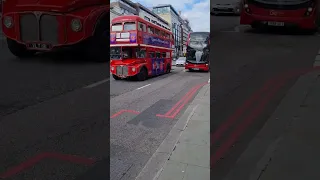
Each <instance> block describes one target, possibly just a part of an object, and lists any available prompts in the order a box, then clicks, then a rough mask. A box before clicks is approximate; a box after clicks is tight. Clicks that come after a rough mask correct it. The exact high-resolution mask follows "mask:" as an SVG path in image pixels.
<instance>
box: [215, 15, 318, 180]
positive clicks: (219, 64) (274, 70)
mask: <svg viewBox="0 0 320 180" xmlns="http://www.w3.org/2000/svg"><path fill="white" fill-rule="evenodd" d="M230 18H234V20H236V19H238V17H223V16H218V17H214V18H212V19H211V28H215V27H216V28H217V27H219V25H221V24H223V28H221V31H217V32H215V33H213V39H212V41H211V42H213V45H212V47H211V49H212V58H213V59H212V62H213V63H212V64H211V68H212V69H211V70H212V71H211V72H212V73H211V101H210V103H211V107H212V111H211V132H212V136H211V146H212V147H211V155H212V159H211V161H212V162H211V163H212V171H211V178H212V179H216V180H222V179H223V178H224V177H225V175H226V174H227V173H228V171H229V170H230V168H232V167H233V165H234V163H235V162H236V161H237V159H238V157H239V156H240V155H241V153H242V152H243V151H244V150H245V149H246V148H247V146H248V143H249V142H250V141H251V140H252V139H253V138H254V137H255V136H256V134H257V132H259V130H260V129H261V127H263V125H264V123H265V122H266V120H267V119H268V117H269V116H270V115H271V114H272V113H273V112H274V110H275V108H276V107H277V106H278V104H279V102H280V101H281V99H282V98H283V97H284V96H285V95H286V93H287V91H288V89H289V88H290V87H291V86H292V85H293V84H294V83H295V81H296V79H297V78H298V74H299V71H301V70H302V69H304V68H307V69H308V68H312V67H313V63H314V60H315V57H316V55H317V54H318V50H319V47H320V45H319V42H320V37H319V36H318V35H317V34H315V35H305V34H303V33H302V32H301V33H297V32H285V31H282V30H274V31H273V30H269V32H266V31H253V30H251V29H250V28H248V27H243V26H239V22H238V25H235V24H234V21H229V19H230ZM222 22H223V23H222ZM225 27H228V28H225ZM290 72H291V73H293V74H296V76H293V78H287V79H283V81H280V80H281V79H282V78H284V77H285V76H288V75H289V74H290ZM290 77H291V76H290ZM268 80H273V81H271V83H269V84H267V82H268ZM277 80H278V81H277ZM279 84H280V85H283V86H281V87H280V88H277V87H278V86H279ZM261 88H263V90H264V91H260V89H261ZM268 88H269V89H268ZM248 121H251V123H250V124H248V123H245V122H248Z"/></svg>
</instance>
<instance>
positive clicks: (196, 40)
mask: <svg viewBox="0 0 320 180" xmlns="http://www.w3.org/2000/svg"><path fill="white" fill-rule="evenodd" d="M186 45H187V53H186V64H185V69H187V70H189V71H194V70H202V71H207V72H209V70H210V60H209V54H210V33H209V32H192V33H190V34H189V37H188V40H187V44H186Z"/></svg>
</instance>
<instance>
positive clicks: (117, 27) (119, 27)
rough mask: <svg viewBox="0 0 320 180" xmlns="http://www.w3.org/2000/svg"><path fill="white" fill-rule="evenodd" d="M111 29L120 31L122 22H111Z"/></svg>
mask: <svg viewBox="0 0 320 180" xmlns="http://www.w3.org/2000/svg"><path fill="white" fill-rule="evenodd" d="M111 31H122V23H114V24H112V27H111Z"/></svg>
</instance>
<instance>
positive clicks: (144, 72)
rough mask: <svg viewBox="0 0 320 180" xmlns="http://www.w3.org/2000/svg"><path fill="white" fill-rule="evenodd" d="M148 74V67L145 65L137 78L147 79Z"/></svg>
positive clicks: (140, 79) (139, 79)
mask: <svg viewBox="0 0 320 180" xmlns="http://www.w3.org/2000/svg"><path fill="white" fill-rule="evenodd" d="M147 76H148V72H147V69H146V68H145V67H143V68H141V69H140V72H139V73H138V74H137V79H138V81H144V80H146V79H147Z"/></svg>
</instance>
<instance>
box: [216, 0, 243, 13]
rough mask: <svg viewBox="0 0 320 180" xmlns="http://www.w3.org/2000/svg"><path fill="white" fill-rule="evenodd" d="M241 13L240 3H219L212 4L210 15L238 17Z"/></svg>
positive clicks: (237, 0) (237, 1)
mask: <svg viewBox="0 0 320 180" xmlns="http://www.w3.org/2000/svg"><path fill="white" fill-rule="evenodd" d="M240 13H241V1H239V0H236V1H230V2H226V1H221V3H220V2H218V3H213V4H212V6H211V12H210V14H211V15H220V14H225V15H226V14H229V15H238V16H239V15H240Z"/></svg>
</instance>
